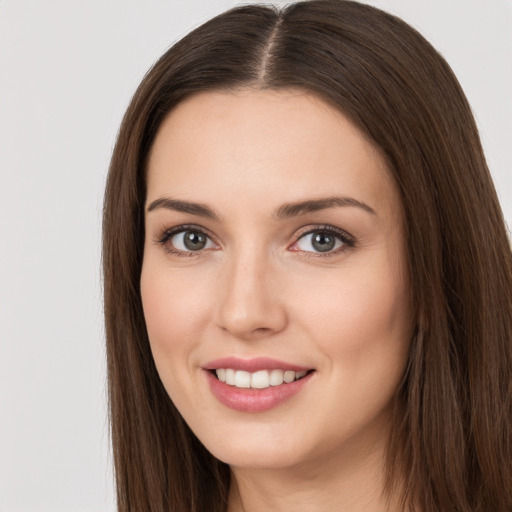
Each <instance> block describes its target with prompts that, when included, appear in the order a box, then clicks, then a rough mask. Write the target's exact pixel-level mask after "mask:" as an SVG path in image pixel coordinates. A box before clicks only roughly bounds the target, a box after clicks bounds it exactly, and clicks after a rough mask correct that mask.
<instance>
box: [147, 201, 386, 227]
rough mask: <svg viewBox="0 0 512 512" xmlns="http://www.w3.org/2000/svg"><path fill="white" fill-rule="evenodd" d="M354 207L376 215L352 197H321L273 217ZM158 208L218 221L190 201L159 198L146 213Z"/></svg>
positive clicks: (286, 207) (289, 205)
mask: <svg viewBox="0 0 512 512" xmlns="http://www.w3.org/2000/svg"><path fill="white" fill-rule="evenodd" d="M347 206H351V207H356V208H361V209H362V210H364V211H365V212H367V213H370V214H372V215H377V214H376V212H375V210H374V209H373V208H371V207H370V206H368V205H367V204H366V203H363V202H362V201H358V200H357V199H354V198H352V197H338V196H333V197H323V198H319V199H308V200H306V201H298V202H293V203H285V204H283V205H281V206H280V207H279V208H277V209H276V210H275V211H274V213H273V217H274V218H277V219H279V220H281V219H288V218H291V217H297V216H299V215H306V214H307V213H313V212H317V211H320V210H326V209H328V208H339V207H347ZM158 208H165V209H168V210H174V211H178V212H184V213H190V214H192V215H198V216H200V217H206V218H209V219H212V220H217V221H218V220H220V218H219V216H218V215H217V214H216V213H215V212H214V211H213V210H212V209H211V208H210V207H209V206H206V205H205V204H202V203H193V202H190V201H180V200H178V199H171V198H169V197H161V198H160V199H156V200H155V201H153V202H152V203H151V204H150V205H149V206H148V208H147V211H148V212H151V211H153V210H156V209H158Z"/></svg>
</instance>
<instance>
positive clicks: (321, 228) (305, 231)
mask: <svg viewBox="0 0 512 512" xmlns="http://www.w3.org/2000/svg"><path fill="white" fill-rule="evenodd" d="M317 232H324V233H328V234H330V235H333V236H335V237H336V238H338V239H339V240H341V241H342V242H343V245H342V247H340V248H338V249H337V250H333V251H328V252H325V253H321V252H315V251H304V250H300V249H292V247H293V246H294V245H296V244H297V242H298V241H299V240H301V239H302V238H304V237H306V236H307V235H311V234H313V233H317ZM355 243H356V240H355V237H353V236H352V235H351V234H350V233H348V232H347V231H345V230H344V229H341V228H338V227H336V226H332V225H329V224H317V225H313V226H306V227H304V228H302V229H301V230H300V231H299V233H298V234H297V235H296V236H295V239H294V241H293V243H292V244H291V246H290V247H289V250H290V249H291V250H295V251H297V252H302V253H304V254H306V255H307V256H309V257H315V258H317V257H328V256H333V255H335V254H339V253H342V252H344V251H346V250H347V249H350V248H352V247H354V245H355Z"/></svg>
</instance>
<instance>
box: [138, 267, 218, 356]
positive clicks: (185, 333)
mask: <svg viewBox="0 0 512 512" xmlns="http://www.w3.org/2000/svg"><path fill="white" fill-rule="evenodd" d="M160 267H161V266H159V265H152V264H151V262H147V263H145V264H144V265H143V269H142V275H141V297H142V304H143V308H144V317H145V320H146V327H147V330H148V335H149V339H150V342H151V344H152V346H153V345H164V346H169V348H171V346H172V347H173V348H175V349H176V348H179V345H180V344H181V343H184V344H188V343H189V340H190V339H191V338H193V337H194V333H195V332H197V330H198V329H199V328H200V325H201V323H202V319H204V317H205V311H206V309H207V308H208V304H207V302H206V300H205V297H206V296H207V293H206V292H205V289H204V286H198V285H197V282H195V278H194V276H193V275H192V274H190V275H188V274H187V273H183V272H180V271H179V270H178V271H176V272H173V271H172V270H169V269H165V268H160Z"/></svg>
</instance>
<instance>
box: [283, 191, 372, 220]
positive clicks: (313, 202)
mask: <svg viewBox="0 0 512 512" xmlns="http://www.w3.org/2000/svg"><path fill="white" fill-rule="evenodd" d="M344 206H354V207H356V208H361V209H362V210H364V211H365V212H367V213H371V214H372V215H377V213H376V212H375V210H374V209H373V208H371V207H370V206H368V205H367V204H366V203H363V202H362V201H358V200H357V199H354V198H352V197H338V196H333V197H323V198H320V199H309V200H307V201H299V202H296V203H286V204H283V205H282V206H280V207H279V208H278V209H277V210H276V212H275V213H274V216H275V217H276V218H278V219H287V218H290V217H295V216H298V215H305V214H306V213H313V212H317V211H320V210H326V209H327V208H337V207H344Z"/></svg>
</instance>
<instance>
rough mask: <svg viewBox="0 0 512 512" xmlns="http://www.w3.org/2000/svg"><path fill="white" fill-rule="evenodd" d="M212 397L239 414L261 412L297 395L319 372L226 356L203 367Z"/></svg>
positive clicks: (268, 360) (274, 362)
mask: <svg viewBox="0 0 512 512" xmlns="http://www.w3.org/2000/svg"><path fill="white" fill-rule="evenodd" d="M203 370H206V371H204V372H203V374H204V375H205V377H206V379H207V383H208V386H209V388H210V391H211V393H212V394H213V396H214V397H215V398H216V399H217V400H218V401H219V402H221V403H222V404H223V405H225V406H226V407H229V408H230V409H233V410H235V411H239V412H249V413H260V412H265V411H268V410H270V409H273V408H275V407H277V406H279V405H280V404H282V403H284V402H286V401H288V400H290V399H291V398H292V397H295V396H296V395H298V394H299V393H300V392H301V391H302V390H303V389H304V388H305V387H306V386H307V385H308V382H310V381H311V380H312V378H313V377H315V375H316V373H317V372H316V370H315V369H312V368H307V367H304V366H301V365H296V364H290V363H287V362H284V361H277V360H275V359H270V358H263V357H260V358H256V359H240V358H236V357H227V358H223V359H217V360H215V361H211V362H210V363H209V364H207V365H206V366H204V367H203Z"/></svg>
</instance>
